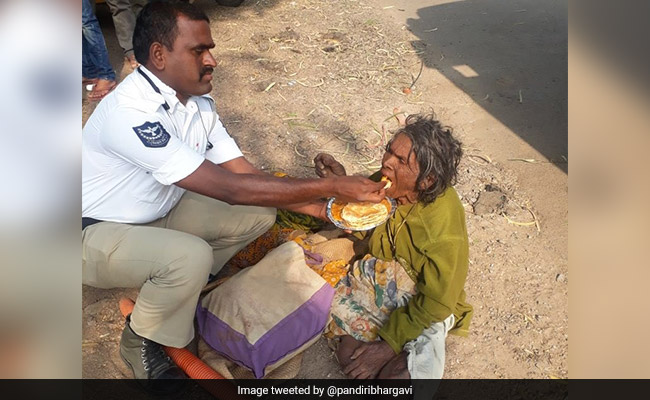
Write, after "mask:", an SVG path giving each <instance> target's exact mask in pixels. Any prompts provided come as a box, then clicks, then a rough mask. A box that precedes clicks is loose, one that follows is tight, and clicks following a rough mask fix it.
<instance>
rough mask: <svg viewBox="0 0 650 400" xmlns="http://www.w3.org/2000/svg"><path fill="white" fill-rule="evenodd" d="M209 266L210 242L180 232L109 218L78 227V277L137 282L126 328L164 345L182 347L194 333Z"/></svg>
mask: <svg viewBox="0 0 650 400" xmlns="http://www.w3.org/2000/svg"><path fill="white" fill-rule="evenodd" d="M211 267H212V248H211V247H210V246H209V245H208V244H207V243H206V242H205V241H204V240H202V239H200V238H198V237H196V236H193V235H189V234H186V233H183V232H178V231H173V230H170V229H161V228H153V227H147V226H138V225H128V224H117V223H111V222H102V223H98V224H95V225H92V226H89V227H87V228H86V229H85V230H84V231H83V236H82V279H83V283H84V284H87V285H90V286H94V287H99V288H106V289H108V288H116V287H123V288H127V287H132V288H139V287H141V289H140V293H139V295H138V299H137V301H136V302H135V308H134V309H133V313H132V314H131V328H132V329H133V331H135V333H137V334H138V335H140V336H143V337H145V338H148V339H150V340H153V341H154V342H157V343H160V344H163V345H166V346H172V347H184V346H186V345H187V344H188V343H189V342H190V341H191V340H192V339H193V338H194V323H193V320H194V313H195V311H196V304H197V302H198V298H199V293H200V291H201V288H202V287H203V286H204V285H205V284H206V282H207V280H208V275H209V273H210V269H211Z"/></svg>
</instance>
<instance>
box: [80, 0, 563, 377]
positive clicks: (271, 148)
mask: <svg viewBox="0 0 650 400" xmlns="http://www.w3.org/2000/svg"><path fill="white" fill-rule="evenodd" d="M406 3H408V2H406V1H394V2H390V1H385V0H383V1H380V2H373V1H369V0H368V1H352V0H348V1H335V0H326V1H320V0H318V1H317V0H296V1H280V0H268V1H264V0H260V1H257V2H255V1H250V0H248V1H246V2H245V3H244V5H242V6H241V7H238V8H225V7H219V6H218V5H216V3H214V2H213V1H211V0H197V1H196V2H195V4H196V5H198V6H199V7H201V8H203V9H204V10H205V11H206V13H207V14H208V16H209V17H210V19H211V21H212V23H211V26H212V33H213V37H214V39H215V42H216V44H217V47H216V49H214V51H213V54H214V55H215V57H216V58H217V60H218V62H219V65H218V67H217V69H216V70H215V73H214V76H215V78H214V82H213V85H214V88H213V92H212V95H213V97H214V98H215V100H216V103H217V110H218V113H219V115H220V117H221V120H222V121H223V123H224V125H225V126H226V128H227V129H228V131H229V132H230V134H231V135H232V136H233V137H234V138H235V140H236V141H237V142H238V144H239V146H240V147H241V149H242V150H243V152H244V154H245V155H246V157H247V158H248V159H249V160H250V161H251V162H252V163H253V164H255V165H257V166H258V167H259V168H262V169H264V170H268V171H284V172H287V173H289V174H291V175H294V176H300V177H306V176H314V174H313V164H312V161H311V160H312V159H313V157H314V156H315V155H316V154H317V153H318V152H320V151H326V152H329V153H331V154H333V155H335V156H336V157H337V158H338V159H339V160H340V161H341V162H342V163H343V164H344V165H345V166H346V168H347V170H348V173H352V174H369V173H370V172H373V171H375V170H376V169H378V167H379V165H380V159H381V155H382V153H383V151H382V149H383V145H384V144H385V142H386V140H387V138H388V135H389V134H386V135H384V134H383V133H382V132H383V130H382V125H383V126H384V127H385V128H386V129H387V130H391V129H394V128H395V127H396V126H397V125H396V120H395V118H394V116H393V109H394V108H396V107H397V108H400V109H401V110H402V111H404V112H406V113H418V112H430V111H432V110H435V112H436V115H437V116H438V117H439V118H440V119H441V120H442V121H443V122H444V123H446V124H448V125H450V126H452V127H453V128H454V129H455V132H456V134H457V135H458V136H459V138H460V139H461V140H462V141H463V143H464V149H465V157H464V159H463V161H462V163H461V167H460V177H459V182H458V184H457V185H456V189H457V190H458V192H459V194H460V195H461V199H462V201H463V204H464V205H465V210H466V215H467V227H468V233H469V238H470V270H469V276H468V280H467V284H466V291H467V295H468V301H469V302H470V303H471V304H472V305H473V306H474V309H475V315H474V319H473V321H472V326H471V333H470V336H469V337H467V338H459V337H456V336H450V337H449V338H448V340H447V361H446V370H445V377H446V378H554V377H559V378H567V377H568V361H567V355H568V279H569V273H568V251H567V229H568V227H567V225H568V224H567V220H566V218H567V209H568V204H567V192H568V188H567V179H566V176H567V164H566V156H567V152H566V147H567V145H566V112H565V111H564V114H563V112H562V110H566V77H564V80H562V79H561V78H562V76H563V75H562V71H560V72H559V76H560V78H558V79H557V80H556V79H555V78H553V79H551V78H549V79H548V80H546V81H543V80H542V78H545V77H547V76H548V74H547V75H544V73H545V72H546V73H548V72H549V69H550V68H549V65H550V64H549V62H550V61H549V62H546V63H538V64H535V65H531V63H532V62H533V61H534V60H535V59H536V58H535V57H536V55H538V53H540V52H542V53H543V52H545V51H547V50H548V52H550V53H548V52H547V53H548V54H546V56H550V57H553V54H556V55H557V57H558V58H560V64H562V63H564V68H565V66H566V54H565V53H564V54H563V53H562V46H564V48H566V43H561V42H558V41H555V42H554V41H552V40H545V38H546V39H548V38H556V37H562V32H561V30H560V32H559V34H558V32H557V31H554V32H552V33H553V34H554V35H555V36H552V35H550V36H549V35H548V32H547V31H545V30H544V29H547V30H548V29H551V30H552V29H556V28H557V27H555V26H554V25H553V24H556V23H558V22H557V21H556V20H557V19H558V18H559V19H560V22H559V25H560V28H561V26H562V25H561V24H562V18H564V20H566V16H564V17H557V14H558V12H561V10H559V11H558V9H557V8H556V9H553V8H552V7H551V9H550V10H541V11H540V8H539V7H541V6H539V5H538V3H535V2H526V1H519V2H516V1H513V2H511V3H509V4H508V7H507V9H506V8H504V6H503V5H502V4H501V2H499V3H496V2H483V3H481V4H480V5H475V4H473V3H474V2H472V1H464V2H453V3H448V4H442V3H444V2H435V1H430V2H426V1H419V2H415V5H414V4H409V5H405V4H406ZM420 3H427V4H426V7H424V5H423V6H422V7H421V8H418V7H416V6H417V5H420ZM429 3H430V4H429ZM550 3H554V2H550ZM452 5H456V6H457V7H458V8H456V9H450V7H451V6H452ZM435 7H439V8H437V9H436V8H435ZM536 7H537V8H536ZM97 12H98V17H99V18H100V22H101V23H102V27H103V29H104V34H105V37H106V40H107V44H108V46H109V51H110V53H111V61H112V62H113V66H114V67H115V68H116V70H117V71H118V72H121V74H122V76H124V74H125V73H128V72H129V70H128V68H127V67H125V66H124V65H123V62H122V56H121V51H120V49H119V47H118V45H117V41H116V39H115V34H114V30H113V27H112V23H111V19H110V14H109V13H108V12H107V9H106V8H105V7H104V6H98V9H97ZM427 12H428V13H429V14H427ZM400 13H404V15H406V14H407V13H413V15H416V16H417V17H414V18H408V19H407V20H406V22H405V23H403V22H400V21H402V20H403V19H404V18H405V17H404V15H401V14H400ZM490 13H491V15H494V16H495V17H494V19H493V20H491V24H487V25H485V26H483V28H482V29H479V28H478V27H477V25H476V23H477V18H483V17H484V16H485V15H490ZM427 15H428V16H427ZM441 15H442V16H443V17H441ZM426 18H429V19H426ZM436 18H437V20H436V21H435V23H431V24H425V23H424V22H427V23H430V22H431V21H432V20H434V19H436ZM540 19H541V20H542V21H543V25H544V27H545V28H544V29H541V30H535V29H532V28H531V29H529V30H525V29H528V28H526V27H527V26H531V24H532V22H534V21H538V20H540ZM452 22H457V23H459V27H457V30H453V31H452V32H451V33H450V32H446V34H447V35H448V36H444V35H442V33H443V32H444V31H445V28H446V27H447V28H448V29H447V30H450V29H449V28H451V25H450V24H451V23H452ZM478 22H480V21H478ZM527 23H528V25H526V24H527ZM445 24H447V25H445ZM467 26H474V28H475V29H476V30H478V32H474V34H475V36H476V35H477V36H476V37H481V38H482V40H484V41H485V43H486V44H489V43H491V42H493V43H499V46H501V47H499V46H496V45H495V48H494V49H493V51H490V49H485V48H484V47H485V46H476V45H475V47H474V48H472V47H471V46H470V45H468V42H467V40H466V39H467V38H471V37H472V36H471V32H469V33H468V32H467V31H466V30H465V31H464V30H463V28H462V27H465V28H466V27H467ZM517 29H524V31H521V32H518V31H516V30H517ZM436 32H440V33H441V36H436V35H437V33H436ZM453 32H458V35H456V36H454V34H453ZM427 35H428V36H427ZM462 35H465V36H466V37H462ZM468 35H469V36H468ZM440 37H444V38H445V40H444V41H441V40H442V39H440ZM509 37H514V38H518V39H517V40H520V39H521V40H520V41H515V43H514V44H512V45H511V46H504V43H503V41H502V40H503V39H504V38H509ZM449 38H452V39H449ZM453 38H458V40H455V39H453ZM448 39H449V41H447V40H448ZM525 39H530V40H529V41H526V40H525ZM564 40H565V42H566V35H564ZM531 41H532V43H534V46H533V47H531V45H530V43H531ZM461 42H464V43H461ZM544 46H546V47H544ZM477 47H479V48H481V51H473V50H476V48H477ZM461 50H466V52H465V53H464V52H463V51H461ZM469 53H471V54H474V55H475V56H476V59H474V60H469V59H467V58H465V59H463V54H469ZM506 53H507V54H509V56H510V57H512V58H511V59H510V61H508V62H503V63H500V62H499V61H498V56H500V55H503V54H506ZM454 56H455V57H456V59H454ZM562 57H564V58H563V59H562ZM520 58H522V59H523V60H524V61H527V62H528V63H529V64H528V65H526V64H521V65H520V64H516V62H515V61H513V60H515V59H517V60H519V59H520ZM445 60H447V61H445ZM468 66H469V69H467V67H468ZM472 66H473V68H472ZM477 66H490V68H487V67H486V68H484V69H479V68H478V67H477ZM420 71H421V72H420ZM454 71H457V74H456V75H454ZM556 72H557V71H556ZM475 73H478V75H479V77H480V78H481V79H482V80H480V79H479V80H473V81H472V80H467V81H466V82H462V81H461V80H460V79H459V78H461V77H465V78H466V77H472V76H473V74H475ZM563 74H564V75H566V69H565V70H564V73H563ZM540 82H541V84H543V86H544V87H542V88H538V87H537V86H536V85H538V84H539V83H540ZM405 88H408V89H409V90H406V92H409V91H410V93H405V91H404V89H405ZM522 90H523V92H522ZM83 109H84V110H83V118H84V122H85V119H86V118H87V117H88V115H89V114H90V113H91V112H92V109H93V105H92V104H88V103H87V102H86V100H84V103H83ZM558 135H559V136H558ZM558 138H559V139H558ZM558 143H559V144H558ZM125 295H126V296H131V297H134V296H136V295H137V290H134V289H125V290H122V289H119V290H118V289H116V290H99V289H94V288H91V287H84V288H83V344H82V346H83V376H84V377H85V378H122V377H129V376H130V375H129V373H128V371H127V370H126V368H125V367H124V365H123V363H122V361H121V360H120V358H119V355H118V346H119V338H120V334H121V330H122V327H123V320H122V318H121V316H120V314H119V310H118V307H117V301H118V300H119V298H120V297H122V296H125ZM299 377H300V378H337V377H343V375H342V374H341V372H340V371H339V369H338V367H337V365H336V363H335V360H334V357H333V354H332V352H331V351H330V350H329V348H328V347H327V344H326V342H325V341H324V340H320V341H319V342H317V343H316V344H315V345H314V346H312V347H311V348H310V349H308V350H307V352H306V353H305V355H304V358H303V364H302V368H301V371H300V374H299Z"/></svg>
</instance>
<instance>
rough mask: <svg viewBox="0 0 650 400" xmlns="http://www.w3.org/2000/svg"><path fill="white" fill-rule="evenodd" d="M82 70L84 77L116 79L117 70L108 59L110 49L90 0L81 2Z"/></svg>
mask: <svg viewBox="0 0 650 400" xmlns="http://www.w3.org/2000/svg"><path fill="white" fill-rule="evenodd" d="M81 4H82V5H81V32H82V37H81V41H82V42H81V51H82V57H81V60H82V61H81V62H82V64H81V71H82V75H83V76H84V78H99V79H106V80H109V81H114V80H115V71H114V70H113V67H112V66H111V63H110V61H109V60H108V50H106V42H104V35H103V34H102V29H101V28H100V27H99V21H97V17H95V13H94V12H93V8H92V6H91V4H90V0H82V3H81Z"/></svg>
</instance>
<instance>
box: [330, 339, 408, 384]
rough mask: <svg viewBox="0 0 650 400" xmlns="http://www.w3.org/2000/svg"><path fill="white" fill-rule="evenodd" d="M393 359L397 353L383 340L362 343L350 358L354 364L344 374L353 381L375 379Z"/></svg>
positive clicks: (344, 370) (350, 364)
mask: <svg viewBox="0 0 650 400" xmlns="http://www.w3.org/2000/svg"><path fill="white" fill-rule="evenodd" d="M393 357H395V352H394V351H393V349H392V348H391V347H390V345H389V344H388V343H386V342H384V341H383V340H380V341H376V342H369V343H362V344H360V345H359V347H357V348H356V350H354V353H352V356H350V359H351V360H352V362H351V363H349V364H348V365H347V366H345V368H343V372H344V373H345V374H346V375H347V376H348V377H349V378H352V379H373V378H375V377H377V375H378V374H379V371H381V369H382V368H383V367H384V366H385V365H386V364H387V363H388V362H389V361H390V360H391V359H392V358H393Z"/></svg>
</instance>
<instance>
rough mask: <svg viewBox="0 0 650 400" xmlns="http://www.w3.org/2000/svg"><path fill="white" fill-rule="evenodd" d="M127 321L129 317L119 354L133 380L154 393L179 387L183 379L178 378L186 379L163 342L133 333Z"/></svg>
mask: <svg viewBox="0 0 650 400" xmlns="http://www.w3.org/2000/svg"><path fill="white" fill-rule="evenodd" d="M130 322H131V318H130V316H129V317H127V319H126V326H125V327H124V331H123V332H122V339H121V340H120V356H121V357H122V360H124V362H125V363H126V365H128V366H129V367H130V368H131V370H132V371H133V376H134V377H135V379H138V380H139V383H141V384H142V385H144V387H145V388H146V389H148V390H150V391H152V392H155V393H170V392H174V391H177V390H180V389H181V388H182V387H183V385H184V382H183V381H178V379H187V377H186V376H185V374H184V373H183V371H181V369H180V368H178V366H176V364H174V362H173V361H172V360H171V358H169V356H168V355H167V354H166V353H165V349H164V348H163V346H162V345H160V344H158V343H156V342H154V341H152V340H149V339H147V338H144V337H142V336H139V335H138V334H137V333H135V332H133V330H132V329H131V326H130Z"/></svg>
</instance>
